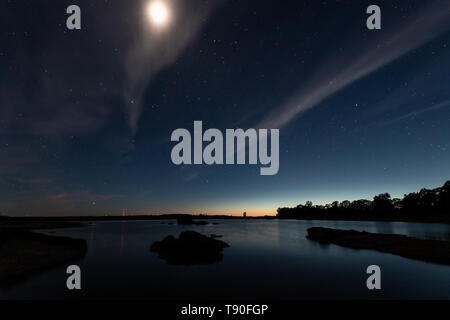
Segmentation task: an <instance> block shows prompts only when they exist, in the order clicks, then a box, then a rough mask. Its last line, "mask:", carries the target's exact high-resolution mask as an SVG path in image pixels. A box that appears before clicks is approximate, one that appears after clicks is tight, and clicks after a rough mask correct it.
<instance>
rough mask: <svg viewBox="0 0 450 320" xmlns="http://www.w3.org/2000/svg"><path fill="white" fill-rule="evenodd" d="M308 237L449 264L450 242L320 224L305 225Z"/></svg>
mask: <svg viewBox="0 0 450 320" xmlns="http://www.w3.org/2000/svg"><path fill="white" fill-rule="evenodd" d="M306 238H307V239H310V240H314V241H317V242H319V243H321V244H336V245H339V246H342V247H348V248H353V249H371V250H377V251H380V252H386V253H391V254H395V255H399V256H402V257H405V258H410V259H415V260H421V261H427V262H433V263H439V264H445V265H450V242H449V241H439V240H422V239H417V238H412V237H408V236H405V235H397V234H381V233H370V232H365V231H362V232H359V231H355V230H339V229H329V228H322V227H314V228H309V229H308V235H307V236H306Z"/></svg>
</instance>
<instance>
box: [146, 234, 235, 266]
mask: <svg viewBox="0 0 450 320" xmlns="http://www.w3.org/2000/svg"><path fill="white" fill-rule="evenodd" d="M227 247H229V245H228V244H227V243H225V242H223V241H220V240H216V239H213V238H211V237H207V236H205V235H202V234H200V233H198V232H195V231H184V232H182V233H180V236H179V237H178V239H177V238H175V237H173V236H167V237H165V238H164V239H163V240H162V241H156V242H154V243H153V244H152V245H151V246H150V251H152V252H157V253H158V255H159V257H160V258H162V259H164V260H166V261H167V262H168V263H170V264H176V265H191V264H207V263H215V262H219V261H221V260H222V259H223V254H222V250H223V249H224V248H227Z"/></svg>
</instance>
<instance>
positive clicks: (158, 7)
mask: <svg viewBox="0 0 450 320" xmlns="http://www.w3.org/2000/svg"><path fill="white" fill-rule="evenodd" d="M169 16H170V13H169V8H168V6H167V4H166V3H165V2H164V1H151V2H149V3H148V5H147V17H148V19H149V20H150V22H151V23H153V24H154V25H156V26H164V25H166V24H167V22H168V21H169V18H170V17H169Z"/></svg>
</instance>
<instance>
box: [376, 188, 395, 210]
mask: <svg viewBox="0 0 450 320" xmlns="http://www.w3.org/2000/svg"><path fill="white" fill-rule="evenodd" d="M372 207H373V210H374V211H375V212H381V213H385V212H390V211H392V210H393V209H394V205H393V204H392V201H391V195H390V194H389V193H381V194H379V195H377V196H375V197H373V202H372Z"/></svg>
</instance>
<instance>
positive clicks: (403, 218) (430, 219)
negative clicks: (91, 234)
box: [0, 214, 450, 229]
mask: <svg viewBox="0 0 450 320" xmlns="http://www.w3.org/2000/svg"><path fill="white" fill-rule="evenodd" d="M185 217H189V218H190V219H196V220H219V219H220V220H304V221H312V220H319V221H367V222H420V223H445V224H450V216H448V215H445V216H444V215H440V216H427V217H420V216H409V215H395V216H380V215H366V216H360V215H359V216H352V215H332V214H327V215H323V214H315V215H308V216H303V217H301V218H300V217H277V216H247V217H242V216H232V215H204V214H199V215H187V214H164V215H129V216H67V217H7V216H3V217H0V228H2V227H3V228H10V227H16V228H17V227H24V228H27V229H53V228H55V229H56V228H72V227H83V226H86V224H85V223H83V222H87V221H137V220H175V221H176V220H177V219H180V218H185ZM47 222H51V224H50V225H49V224H48V223H47Z"/></svg>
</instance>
